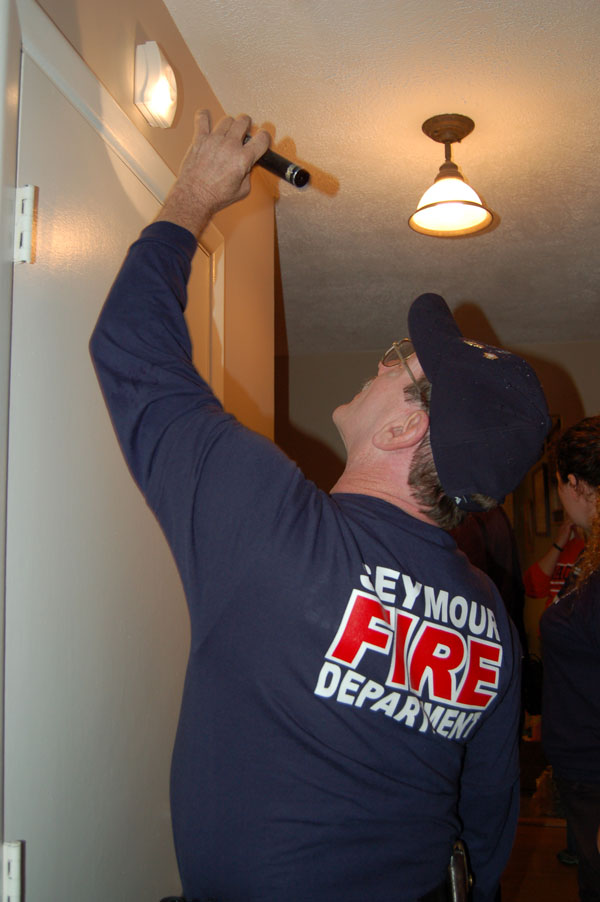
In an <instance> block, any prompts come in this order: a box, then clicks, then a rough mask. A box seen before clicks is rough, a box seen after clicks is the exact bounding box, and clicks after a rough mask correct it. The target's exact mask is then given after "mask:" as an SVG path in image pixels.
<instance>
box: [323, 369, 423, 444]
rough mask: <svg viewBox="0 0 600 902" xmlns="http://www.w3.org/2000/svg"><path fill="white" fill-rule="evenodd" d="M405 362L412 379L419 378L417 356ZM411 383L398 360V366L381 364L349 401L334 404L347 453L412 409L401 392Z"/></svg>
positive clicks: (412, 405)
mask: <svg viewBox="0 0 600 902" xmlns="http://www.w3.org/2000/svg"><path fill="white" fill-rule="evenodd" d="M408 363H409V366H410V369H411V372H412V374H413V375H414V377H415V379H419V378H420V377H421V376H422V375H423V370H422V368H421V365H420V363H419V361H418V358H417V355H416V354H413V355H412V356H411V357H410V359H409V361H408ZM411 384H412V380H411V378H410V376H409V374H408V372H407V370H406V367H405V366H403V364H402V363H401V362H400V361H399V362H398V365H397V366H383V364H382V363H380V364H379V365H378V368H377V375H376V376H375V377H374V378H373V379H370V380H369V381H368V382H367V383H365V385H364V386H363V388H362V389H361V391H359V392H358V394H356V395H355V396H354V398H352V400H351V401H349V402H348V403H347V404H341V405H340V406H339V407H336V409H335V410H334V411H333V422H334V423H335V425H336V427H337V430H338V432H339V433H340V436H341V438H342V441H343V442H344V445H345V447H346V451H347V452H348V453H350V452H351V451H353V450H355V449H356V448H358V447H359V446H360V444H361V443H364V442H368V443H369V444H370V443H371V439H372V437H373V436H374V435H375V434H376V433H377V432H378V431H379V430H380V429H381V428H383V427H384V426H385V425H386V424H387V423H389V422H390V421H392V420H393V419H395V418H399V417H400V416H401V415H402V414H403V413H404V412H406V413H407V414H409V413H410V412H411V411H412V410H414V408H415V405H414V402H413V403H410V402H408V401H407V399H406V396H405V394H404V389H405V388H406V387H407V386H408V385H411Z"/></svg>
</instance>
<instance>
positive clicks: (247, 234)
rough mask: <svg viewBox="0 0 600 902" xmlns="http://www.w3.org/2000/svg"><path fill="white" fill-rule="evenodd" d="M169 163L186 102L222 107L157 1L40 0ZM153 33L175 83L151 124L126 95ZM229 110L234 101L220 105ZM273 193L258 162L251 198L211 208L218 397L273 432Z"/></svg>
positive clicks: (181, 145) (181, 142) (176, 150)
mask: <svg viewBox="0 0 600 902" xmlns="http://www.w3.org/2000/svg"><path fill="white" fill-rule="evenodd" d="M38 2H39V5H40V6H41V7H42V8H43V9H44V11H45V12H46V13H47V15H48V16H49V17H50V18H51V19H52V21H53V22H54V24H55V25H56V26H57V27H58V29H59V30H60V31H61V32H62V33H63V34H64V35H65V37H66V38H67V39H68V41H69V42H70V43H71V44H72V45H73V47H74V48H75V49H76V50H77V51H78V53H79V54H80V55H81V56H82V57H83V59H84V60H85V62H86V63H87V64H88V66H89V67H90V68H91V69H92V71H93V72H94V73H95V74H96V76H97V77H98V78H99V79H100V81H101V82H102V83H103V84H104V85H105V87H106V88H107V89H108V90H109V91H110V93H111V94H112V95H113V97H114V98H115V100H116V101H117V102H118V104H119V105H120V106H121V108H122V109H123V110H124V111H125V113H126V114H127V115H128V116H129V118H130V119H131V120H132V121H133V122H134V123H135V125H136V126H137V128H138V129H139V131H140V132H142V134H144V135H145V137H146V138H147V139H148V141H149V142H150V143H151V144H152V145H153V147H154V148H155V149H156V150H157V152H158V153H159V154H160V156H161V157H162V158H163V159H164V160H165V162H166V163H167V165H168V166H169V167H170V168H171V169H172V170H173V172H177V170H178V168H179V164H180V162H181V159H182V157H183V154H184V153H185V150H186V148H187V146H188V144H189V141H190V138H191V134H192V125H193V116H194V111H195V110H196V109H200V108H207V109H209V110H210V112H211V115H212V118H213V121H216V120H218V119H219V118H220V117H221V116H222V115H223V109H222V107H221V105H220V103H219V101H218V99H217V98H216V97H215V95H214V93H213V91H212V89H211V87H210V85H209V84H208V82H207V81H206V79H205V78H204V76H203V75H202V72H201V71H200V69H199V68H198V66H197V65H196V63H195V61H194V59H193V57H192V55H191V54H190V52H189V50H188V48H187V46H186V44H185V41H184V39H183V37H182V36H181V34H180V33H179V31H178V30H177V28H176V26H175V24H174V22H173V20H172V19H171V16H170V14H169V12H168V11H167V9H166V7H165V6H164V5H163V3H162V2H161V0H103V2H102V4H101V5H99V4H98V0H38ZM148 40H153V41H157V42H158V44H159V45H160V46H161V49H162V50H163V52H164V53H165V55H166V56H167V58H168V59H169V62H170V63H171V65H172V67H173V69H174V71H175V75H176V78H177V85H178V94H179V99H178V109H177V113H176V116H175V121H174V124H173V127H172V128H170V129H160V128H151V127H150V126H149V125H147V124H146V122H145V120H144V118H143V117H142V115H141V113H140V112H139V111H138V109H137V107H136V106H135V104H134V103H133V71H134V55H135V47H136V44H139V43H143V42H144V41H148ZM227 112H231V113H232V114H234V115H236V114H237V113H239V112H243V111H241V110H231V111H227ZM273 210H274V198H273V195H272V192H271V190H270V188H269V187H268V184H267V181H266V179H264V178H263V176H262V175H261V173H260V171H258V172H255V173H254V174H253V190H252V192H251V195H250V197H249V198H247V199H246V200H245V201H243V202H242V203H241V204H237V205H236V206H235V207H233V208H231V209H229V210H226V211H223V212H222V213H220V214H218V216H217V217H215V225H216V226H217V228H218V229H219V230H220V231H221V232H222V234H223V235H224V237H225V246H226V253H225V292H226V300H225V316H226V343H225V367H226V376H225V392H224V396H225V404H226V406H227V408H228V409H229V410H231V411H232V412H233V413H235V414H236V415H237V416H239V417H240V419H242V420H243V421H244V422H245V423H246V424H247V425H249V426H251V427H252V428H254V429H257V430H258V431H260V432H263V433H264V434H266V435H269V436H272V435H273V419H274V410H273V407H274V401H273V281H274V279H273V255H274V214H273ZM134 237H135V236H132V239H133V238H134Z"/></svg>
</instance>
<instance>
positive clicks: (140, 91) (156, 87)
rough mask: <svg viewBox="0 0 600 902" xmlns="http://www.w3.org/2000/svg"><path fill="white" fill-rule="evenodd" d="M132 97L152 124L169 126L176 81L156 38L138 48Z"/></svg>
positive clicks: (136, 49)
mask: <svg viewBox="0 0 600 902" xmlns="http://www.w3.org/2000/svg"><path fill="white" fill-rule="evenodd" d="M133 99H134V102H135V105H136V106H137V108H138V110H139V111H140V112H141V114H142V116H143V117H144V119H145V120H146V122H147V123H148V124H149V125H152V126H154V127H155V128H169V126H170V125H171V123H172V122H173V119H174V117H175V110H176V109H177V82H176V81H175V74H174V72H173V70H172V68H171V66H170V65H169V63H168V61H167V60H166V59H165V57H164V56H163V54H162V53H161V51H160V49H159V46H158V44H157V43H156V41H146V43H145V44H138V46H137V47H136V48H135V80H134V96H133Z"/></svg>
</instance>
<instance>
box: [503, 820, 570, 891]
mask: <svg viewBox="0 0 600 902" xmlns="http://www.w3.org/2000/svg"><path fill="white" fill-rule="evenodd" d="M565 845H566V836H565V827H564V824H561V825H560V826H558V825H551V824H550V823H545V822H544V821H543V819H539V821H538V823H535V822H532V820H531V819H525V820H523V821H520V822H519V826H518V829H517V837H516V840H515V844H514V846H513V852H512V855H511V857H510V861H509V863H508V867H507V868H506V870H505V872H504V874H503V876H502V883H501V885H502V902H538V900H539V902H577V900H578V899H579V893H578V892H577V868H576V867H572V866H571V867H567V866H566V865H564V864H561V863H560V862H559V860H558V859H557V857H556V853H557V852H558V851H560V850H561V849H564V848H565Z"/></svg>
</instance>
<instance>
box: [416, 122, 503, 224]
mask: <svg viewBox="0 0 600 902" xmlns="http://www.w3.org/2000/svg"><path fill="white" fill-rule="evenodd" d="M422 128H423V131H424V132H425V134H426V135H427V137H428V138H432V139H433V140H434V141H439V142H440V143H441V144H443V145H444V146H445V148H446V161H445V162H444V163H442V165H441V166H440V171H439V173H438V175H437V176H436V179H435V181H434V183H433V185H432V186H431V188H428V189H427V191H426V192H425V194H424V195H423V197H422V198H421V200H420V201H419V203H418V204H417V209H416V210H415V212H414V213H413V215H412V216H411V217H410V219H409V220H408V224H409V226H410V227H411V229H414V230H415V232H421V233H422V234H423V235H435V236H437V237H438V238H453V237H457V236H459V235H471V234H473V233H474V232H480V231H481V230H482V229H486V228H487V227H488V226H489V225H491V223H492V220H493V218H494V216H493V214H492V213H491V211H490V210H488V208H487V207H485V206H484V204H483V203H482V202H481V198H480V197H479V195H478V194H477V193H476V192H475V191H474V190H473V189H472V188H471V187H470V186H469V185H467V184H466V182H465V180H464V179H463V177H462V175H461V173H460V170H459V168H458V166H457V165H456V163H453V162H452V157H451V146H452V144H454V143H455V142H456V141H461V140H462V139H463V138H466V136H467V135H469V134H470V133H471V132H472V131H473V129H474V128H475V123H474V122H473V120H472V119H469V117H468V116H461V115H459V114H458V113H444V114H442V115H441V116H433V117H432V118H431V119H428V120H427V121H426V122H424V123H423V126H422Z"/></svg>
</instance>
